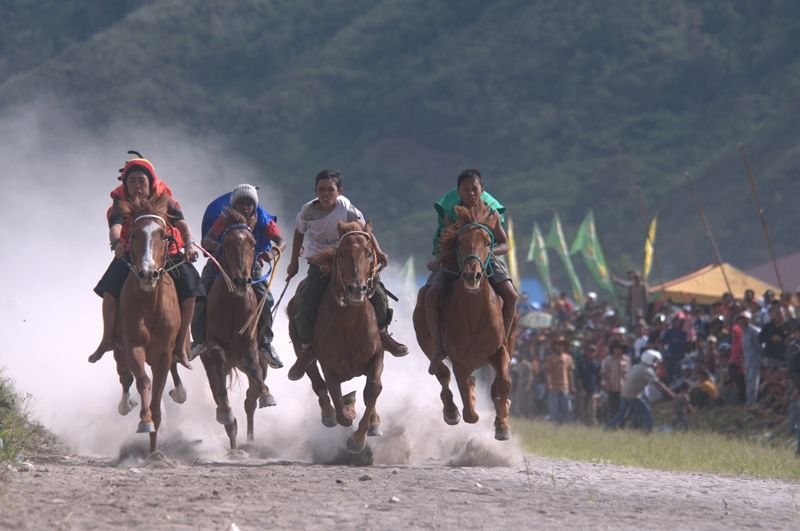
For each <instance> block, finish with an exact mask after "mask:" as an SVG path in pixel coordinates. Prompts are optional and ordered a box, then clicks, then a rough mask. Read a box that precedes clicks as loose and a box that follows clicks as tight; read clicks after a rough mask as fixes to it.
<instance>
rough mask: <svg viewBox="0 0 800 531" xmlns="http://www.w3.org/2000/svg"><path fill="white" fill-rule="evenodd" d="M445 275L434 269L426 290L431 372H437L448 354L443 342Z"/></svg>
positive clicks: (429, 369) (429, 370)
mask: <svg viewBox="0 0 800 531" xmlns="http://www.w3.org/2000/svg"><path fill="white" fill-rule="evenodd" d="M444 275H445V273H444V272H442V271H434V272H432V273H431V274H430V277H429V278H428V282H427V288H428V289H427V290H426V292H425V318H426V320H427V321H428V330H429V331H430V333H431V340H432V342H433V356H432V358H431V363H430V365H429V366H428V372H429V373H430V374H435V373H436V368H437V367H438V366H439V363H441V362H442V360H444V358H445V357H446V356H447V354H446V353H445V351H444V345H443V344H442V331H441V317H442V316H441V314H442V292H443V291H444Z"/></svg>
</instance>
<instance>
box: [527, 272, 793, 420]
mask: <svg viewBox="0 0 800 531" xmlns="http://www.w3.org/2000/svg"><path fill="white" fill-rule="evenodd" d="M631 280H632V282H630V283H629V285H630V286H632V288H633V290H635V291H634V293H635V296H634V297H631V298H630V299H629V300H628V302H627V304H625V305H624V308H623V310H622V311H617V310H616V309H615V308H613V307H612V306H611V305H610V304H609V303H607V302H604V301H601V300H599V299H598V297H597V295H596V294H594V293H589V294H588V296H587V298H586V301H585V303H584V305H583V306H582V307H579V306H578V305H576V304H574V303H573V302H572V301H570V300H569V299H568V297H567V296H566V294H564V293H561V294H560V295H559V296H558V297H557V298H554V299H553V300H552V301H551V302H550V303H549V304H545V305H541V306H540V305H538V304H535V303H529V302H528V300H527V297H526V296H524V295H523V297H522V300H521V303H520V306H519V308H518V310H519V312H518V313H519V315H520V317H521V316H523V315H525V314H526V313H529V312H534V311H541V312H546V313H548V314H550V315H552V322H551V326H550V327H548V328H527V327H524V326H519V327H518V328H517V330H516V335H515V343H514V344H515V349H514V354H513V358H512V368H511V374H512V382H513V383H512V386H513V387H512V414H514V415H518V416H525V417H539V418H542V417H544V418H549V419H550V420H552V421H554V422H559V423H561V422H567V421H578V422H583V423H585V424H587V425H590V426H592V425H600V424H602V425H606V424H607V423H608V422H609V421H610V420H611V419H612V418H613V417H614V415H615V414H616V413H617V412H618V411H619V409H620V405H621V402H620V400H621V395H622V394H623V389H624V388H625V385H626V379H628V378H629V376H630V375H631V374H632V371H633V368H634V367H636V366H637V365H638V364H640V363H641V360H642V354H643V353H644V352H646V351H651V350H652V351H657V352H658V353H660V355H661V358H662V360H663V361H662V362H661V363H658V364H656V365H655V367H653V369H654V370H655V374H656V375H657V377H658V380H659V381H656V382H651V384H650V385H647V386H646V388H645V390H644V392H643V393H642V394H641V398H643V399H644V400H645V401H646V403H652V402H656V401H658V400H661V399H662V398H672V399H673V401H672V404H671V405H672V407H673V411H674V414H673V418H672V422H671V427H672V428H673V429H687V428H688V427H689V426H690V422H689V419H690V416H691V415H692V413H693V412H695V411H697V410H700V409H704V408H711V407H715V406H719V405H735V404H742V405H744V406H746V407H747V408H748V409H749V410H751V411H752V412H754V413H756V412H759V411H760V412H763V413H767V412H771V413H773V414H776V415H785V416H787V417H788V426H789V427H790V428H793V427H794V426H795V425H796V423H797V420H798V414H799V413H798V411H796V409H797V403H798V400H797V399H796V398H797V396H798V387H800V367H798V365H799V364H800V320H798V317H799V316H800V292H798V293H796V294H795V295H794V296H792V295H791V294H786V293H784V294H782V295H781V296H780V297H776V296H775V294H774V293H773V292H772V291H771V290H770V291H767V292H765V293H764V294H763V296H762V297H761V298H757V297H756V294H755V293H753V291H752V290H747V292H746V293H745V295H744V297H743V298H742V299H741V300H737V299H735V298H734V297H732V296H731V295H730V294H729V293H726V294H724V295H722V296H721V297H720V299H719V300H718V301H716V302H714V303H713V304H710V305H701V304H696V303H690V304H685V305H678V304H674V303H672V301H665V302H656V303H648V304H642V302H641V301H640V299H641V297H640V296H639V295H640V293H639V292H640V291H641V290H640V289H638V287H639V286H640V283H639V282H637V279H636V278H632V279H631ZM629 291H631V290H629ZM651 295H654V294H651ZM522 321H523V322H525V319H522ZM532 322H541V320H538V321H532ZM658 383H663V384H664V386H659V385H655V384H658ZM667 394H668V396H666V395H667ZM645 420H647V419H645ZM651 420H652V419H651ZM624 422H625V421H624V420H623V423H624ZM630 422H633V423H634V424H640V422H639V421H637V419H635V418H633V419H630Z"/></svg>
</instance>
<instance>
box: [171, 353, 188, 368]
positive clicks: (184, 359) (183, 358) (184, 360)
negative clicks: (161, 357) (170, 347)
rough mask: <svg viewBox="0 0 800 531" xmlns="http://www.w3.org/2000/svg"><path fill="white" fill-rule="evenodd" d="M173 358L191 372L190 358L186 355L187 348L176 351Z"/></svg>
mask: <svg viewBox="0 0 800 531" xmlns="http://www.w3.org/2000/svg"><path fill="white" fill-rule="evenodd" d="M172 358H173V359H174V360H175V361H177V362H178V363H180V364H181V365H183V366H184V367H186V368H187V369H189V370H190V371H191V370H192V364H191V363H190V362H189V356H187V355H186V349H185V348H181V349H175V352H173V353H172Z"/></svg>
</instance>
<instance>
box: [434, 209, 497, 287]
mask: <svg viewBox="0 0 800 531" xmlns="http://www.w3.org/2000/svg"><path fill="white" fill-rule="evenodd" d="M455 211H456V215H457V219H456V222H455V223H454V224H452V225H450V226H449V227H448V229H447V230H446V231H445V234H444V235H443V236H442V238H443V240H444V239H447V238H450V239H451V242H452V243H451V245H452V250H453V251H455V253H454V254H455V262H456V264H457V266H458V269H457V272H458V275H459V276H460V278H461V280H462V282H463V283H464V289H466V290H467V291H468V292H470V293H477V292H478V290H479V289H480V287H481V282H483V281H484V280H485V279H486V278H487V276H488V275H489V272H488V271H487V268H488V266H489V259H490V258H491V255H492V250H493V249H494V234H493V230H494V228H495V225H496V224H497V218H496V217H495V216H493V215H492V213H491V211H490V210H489V209H488V208H487V207H486V206H485V205H482V206H481V207H476V208H467V207H463V206H456V207H455Z"/></svg>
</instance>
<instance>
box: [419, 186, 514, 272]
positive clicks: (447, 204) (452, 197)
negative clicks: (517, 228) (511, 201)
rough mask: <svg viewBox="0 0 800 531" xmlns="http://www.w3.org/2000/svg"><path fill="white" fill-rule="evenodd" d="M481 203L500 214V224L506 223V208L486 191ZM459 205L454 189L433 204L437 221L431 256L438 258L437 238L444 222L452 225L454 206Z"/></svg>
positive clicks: (482, 195)
mask: <svg viewBox="0 0 800 531" xmlns="http://www.w3.org/2000/svg"><path fill="white" fill-rule="evenodd" d="M481 201H483V202H484V203H485V204H486V206H488V207H489V208H490V209H491V211H492V212H494V211H497V213H498V214H500V222H501V223H505V222H506V218H505V212H506V207H504V206H503V205H502V204H501V203H500V201H498V200H497V199H495V198H494V197H492V196H491V194H490V193H489V192H486V191H484V192H483V193H482V194H481ZM460 204H461V196H460V195H458V190H456V189H453V190H450V191H449V192H447V193H446V194H444V195H443V196H442V197H440V198H439V200H438V201H436V202H435V203H434V204H433V208H434V209H435V210H436V215H437V217H438V221H439V226H438V227H437V229H436V234H434V235H433V256H436V257H437V258H439V237H440V236H441V235H442V230H443V229H444V227H445V224H446V223H445V221H446V220H449V221H450V222H451V223H452V222H453V221H455V220H456V209H455V207H456V205H460Z"/></svg>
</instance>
